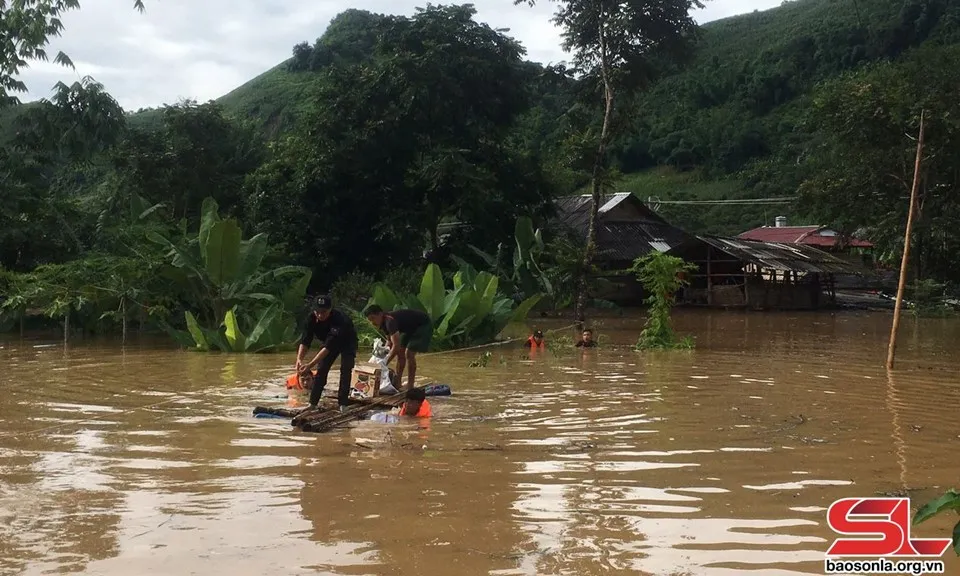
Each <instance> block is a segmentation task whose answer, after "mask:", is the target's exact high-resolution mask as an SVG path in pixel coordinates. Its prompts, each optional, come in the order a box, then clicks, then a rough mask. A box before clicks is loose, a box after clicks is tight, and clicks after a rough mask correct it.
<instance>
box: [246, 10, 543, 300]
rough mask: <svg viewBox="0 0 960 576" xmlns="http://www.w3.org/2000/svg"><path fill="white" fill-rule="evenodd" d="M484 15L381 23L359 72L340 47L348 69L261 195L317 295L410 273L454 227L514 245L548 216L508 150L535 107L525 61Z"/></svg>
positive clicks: (538, 187)
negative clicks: (367, 278)
mask: <svg viewBox="0 0 960 576" xmlns="http://www.w3.org/2000/svg"><path fill="white" fill-rule="evenodd" d="M474 14H475V10H474V9H473V7H471V6H442V7H429V8H426V9H422V10H419V11H418V12H417V13H416V14H415V15H414V16H412V17H387V18H383V19H382V20H380V21H379V23H377V24H376V26H377V28H376V30H369V31H367V36H369V37H373V38H375V39H376V44H375V46H374V47H373V50H372V51H369V52H368V53H367V54H366V57H365V58H364V59H363V60H361V61H354V60H355V58H356V57H357V54H359V52H358V48H357V46H356V45H355V44H354V43H351V42H331V43H330V46H331V49H332V50H334V51H336V50H338V49H339V48H338V46H340V47H344V49H346V50H347V53H346V54H347V56H348V57H340V55H339V54H337V53H336V52H334V53H333V54H332V55H331V58H330V64H329V65H328V66H327V67H326V68H325V72H324V73H323V74H322V75H321V77H320V79H319V81H318V84H317V92H316V95H315V96H316V97H315V100H314V102H313V104H314V109H313V111H312V113H311V114H309V115H308V117H307V118H306V119H305V122H304V124H303V125H302V127H301V130H300V132H299V134H297V135H296V136H295V137H294V138H293V140H292V141H291V142H292V143H281V144H279V145H278V146H277V147H276V150H277V154H276V156H275V157H274V162H270V163H268V164H267V165H266V166H264V167H263V168H262V169H261V170H260V171H259V174H258V176H257V178H255V179H253V180H252V181H251V186H252V188H253V191H252V193H251V195H250V197H251V204H252V207H253V208H254V210H255V211H256V214H257V220H259V222H260V224H261V225H262V226H263V228H264V229H274V230H275V229H278V228H280V227H282V228H283V229H284V230H288V231H289V235H290V237H289V241H290V242H291V244H292V245H293V246H295V248H293V250H294V251H295V252H297V253H299V254H301V255H302V257H303V258H304V261H305V262H306V261H309V262H311V264H312V265H313V266H314V268H315V270H317V272H318V274H317V275H316V278H317V279H318V281H319V282H322V281H323V280H324V278H323V276H324V275H323V274H321V273H320V272H321V271H323V272H325V273H326V274H331V273H333V274H335V273H336V272H346V271H349V270H351V269H352V268H354V267H357V268H360V269H366V270H367V271H370V269H371V268H372V267H376V268H382V267H383V265H384V263H385V262H391V261H392V262H394V263H396V264H401V263H402V264H405V263H408V262H409V261H410V259H411V258H416V257H419V256H420V255H421V254H422V250H423V248H425V244H427V243H429V244H431V245H432V247H436V245H437V244H438V243H439V242H440V239H439V238H438V235H437V231H436V230H437V225H438V224H439V223H440V221H441V220H443V219H445V218H455V219H457V220H459V221H461V222H465V223H469V224H475V225H476V227H483V228H484V230H485V232H486V233H487V235H488V237H489V238H496V237H497V236H500V237H501V238H506V237H510V236H511V235H512V227H513V222H514V218H513V216H514V215H515V214H516V213H517V212H522V211H526V210H534V209H536V208H539V207H540V206H542V205H544V204H546V200H547V198H548V196H549V189H548V187H547V186H546V185H543V182H544V180H545V179H544V178H543V177H542V174H541V173H540V170H539V168H540V167H539V166H538V165H537V164H536V163H535V162H530V161H529V159H528V158H527V157H526V156H525V155H524V154H522V153H520V152H519V151H518V150H517V148H516V147H514V146H513V143H512V142H511V138H510V134H511V130H512V129H513V128H514V126H515V125H516V123H517V119H518V118H519V116H520V114H522V113H523V112H524V111H525V110H527V109H528V108H529V104H530V99H529V92H528V90H527V84H528V83H527V82H526V79H527V75H526V73H525V72H524V71H523V62H522V60H521V57H522V54H523V48H522V47H521V46H520V45H519V44H518V43H517V42H516V41H515V40H514V39H512V38H510V37H508V36H506V35H504V34H503V33H501V32H500V31H497V30H494V29H492V28H490V27H489V26H487V25H485V24H482V23H479V22H476V21H474V19H473V16H474ZM344 30H345V28H344ZM345 37H352V36H350V35H345ZM357 222H364V223H365V224H366V226H357V225H356V223H357Z"/></svg>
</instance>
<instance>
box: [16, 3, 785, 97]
mask: <svg viewBox="0 0 960 576" xmlns="http://www.w3.org/2000/svg"><path fill="white" fill-rule="evenodd" d="M145 4H146V6H147V11H146V12H145V13H143V14H140V13H139V12H137V11H136V10H134V9H133V2H132V0H85V1H84V2H83V4H82V8H81V9H80V10H77V11H73V12H70V13H68V14H67V15H66V16H65V17H64V18H63V23H64V26H65V30H64V33H63V36H62V37H60V38H55V39H54V40H53V41H52V42H51V45H50V46H49V48H48V50H47V52H48V53H49V54H50V56H51V59H52V57H53V55H54V54H56V52H57V51H58V50H62V51H64V52H66V53H67V54H68V55H69V56H70V58H71V59H72V60H73V62H74V64H75V65H76V72H74V71H72V70H70V69H68V68H63V67H61V66H58V65H54V64H52V63H49V62H36V63H33V64H32V65H31V66H30V67H29V68H28V69H26V70H24V71H23V72H22V74H21V79H22V80H23V81H24V82H25V83H26V84H27V87H28V88H29V90H30V93H29V94H26V95H21V96H20V98H21V100H24V101H27V100H35V99H37V98H42V97H46V96H48V95H49V94H50V90H51V89H52V88H53V86H54V85H55V84H56V83H57V82H58V81H63V82H66V83H72V82H74V81H76V80H79V79H80V78H81V77H83V76H88V75H89V76H93V77H94V78H96V79H97V80H98V81H99V82H101V83H103V84H104V86H105V88H106V89H107V90H108V91H109V92H110V93H111V94H112V95H113V96H114V97H115V98H116V99H117V100H118V101H119V102H120V104H121V105H123V107H124V108H126V109H128V110H136V109H138V108H142V107H151V106H158V105H161V104H164V103H173V102H176V101H177V100H179V99H181V98H185V97H187V98H194V99H196V100H199V101H206V100H209V99H213V98H217V97H219V96H222V95H223V94H226V93H227V92H229V91H230V90H232V89H234V88H236V87H237V86H238V85H240V84H242V83H244V82H246V81H247V80H249V79H251V78H253V77H255V76H257V75H258V74H260V73H262V72H264V71H265V70H267V69H268V68H271V67H273V66H275V65H276V64H278V63H279V62H281V61H283V60H285V59H286V58H288V57H289V56H290V52H291V49H292V48H293V45H294V44H296V43H298V42H301V41H304V40H306V41H308V42H311V43H312V42H313V41H314V40H316V38H317V37H319V36H320V35H322V34H323V31H324V29H325V28H326V26H327V24H328V23H329V22H330V20H331V19H332V18H333V17H334V16H336V15H337V14H338V13H340V12H342V11H343V10H345V9H347V8H357V9H361V10H370V11H372V12H384V13H395V14H412V13H413V11H414V8H415V7H417V6H422V5H425V4H426V2H425V1H424V0H418V1H411V0H393V1H387V0H355V1H354V2H352V3H350V4H347V3H345V2H334V1H330V0H326V1H317V2H302V1H301V0H203V1H202V2H200V1H197V0H145ZM779 4H780V0H709V1H708V2H707V8H706V9H704V10H702V11H699V12H698V14H697V15H696V18H697V20H698V21H699V22H707V21H710V20H715V19H718V18H724V17H727V16H731V15H734V14H739V13H743V12H749V11H751V10H755V9H759V10H763V9H767V8H771V7H773V6H776V5H779ZM474 5H475V6H476V7H477V12H478V13H477V18H478V19H479V20H481V21H484V22H487V23H489V24H490V25H491V26H494V27H497V28H509V29H510V32H509V34H510V35H511V36H513V37H515V38H517V39H518V40H520V42H521V43H522V44H523V45H524V46H525V47H526V49H527V57H528V58H529V59H531V60H536V61H538V62H559V61H562V60H566V59H568V55H567V54H565V53H564V52H563V51H562V50H561V49H560V34H559V30H557V29H556V28H555V27H554V26H553V24H552V23H551V22H550V17H551V15H552V13H553V10H554V6H553V5H552V3H551V2H549V1H541V2H539V3H538V4H537V5H536V6H535V7H532V8H531V7H529V6H527V5H526V4H523V5H520V6H514V4H513V1H512V0H474Z"/></svg>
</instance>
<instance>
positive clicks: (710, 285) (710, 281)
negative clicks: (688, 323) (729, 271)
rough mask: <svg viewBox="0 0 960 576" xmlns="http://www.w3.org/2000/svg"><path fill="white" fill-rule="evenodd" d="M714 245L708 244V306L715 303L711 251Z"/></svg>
mask: <svg viewBox="0 0 960 576" xmlns="http://www.w3.org/2000/svg"><path fill="white" fill-rule="evenodd" d="M711 252H713V246H710V245H707V306H711V305H713V277H712V276H710V274H711V272H710V253H711Z"/></svg>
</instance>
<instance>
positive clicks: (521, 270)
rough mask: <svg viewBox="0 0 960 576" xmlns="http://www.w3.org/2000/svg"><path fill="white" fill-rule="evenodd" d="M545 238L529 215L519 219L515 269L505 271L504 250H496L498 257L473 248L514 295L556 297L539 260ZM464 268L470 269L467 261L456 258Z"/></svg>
mask: <svg viewBox="0 0 960 576" xmlns="http://www.w3.org/2000/svg"><path fill="white" fill-rule="evenodd" d="M544 248H545V246H544V243H543V235H542V233H541V231H540V230H539V229H534V227H533V220H531V219H530V218H528V217H526V216H522V217H520V218H518V219H517V223H516V226H515V227H514V247H513V269H512V270H509V269H505V268H504V266H502V265H501V259H502V253H503V247H502V246H500V247H498V249H497V254H496V255H492V254H488V253H487V252H484V251H483V250H481V249H479V248H477V247H476V246H472V245H471V246H470V249H471V250H473V252H474V253H475V254H476V255H477V256H479V257H480V259H481V260H483V262H484V263H485V264H486V265H487V267H488V268H489V270H490V271H491V272H492V273H493V274H494V275H495V276H497V277H498V278H501V279H502V280H503V281H504V282H505V283H506V284H508V285H509V286H507V287H506V288H507V290H508V291H510V293H511V294H521V295H523V296H527V297H529V296H532V295H534V294H545V295H549V296H552V295H553V286H552V284H551V282H550V280H549V278H548V277H547V275H546V274H544V272H543V270H542V269H541V267H540V264H539V259H540V257H541V256H542V255H543V252H544ZM455 260H456V262H457V264H459V265H460V267H461V268H464V267H465V266H469V265H468V264H467V263H466V262H465V261H463V260H462V259H459V258H455Z"/></svg>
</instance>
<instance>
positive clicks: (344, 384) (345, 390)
mask: <svg viewBox="0 0 960 576" xmlns="http://www.w3.org/2000/svg"><path fill="white" fill-rule="evenodd" d="M314 338H316V339H317V340H319V341H320V342H322V345H321V346H320V352H318V353H317V355H316V356H314V357H313V360H311V361H310V362H307V363H304V361H303V356H304V355H305V354H306V353H307V350H309V349H310V344H312V343H313V340H314ZM338 356H339V357H340V388H339V389H338V390H337V403H338V404H339V405H340V409H341V410H342V409H343V407H344V406H346V405H347V403H348V402H349V398H350V378H351V376H352V373H353V366H354V365H355V364H356V361H357V329H356V327H354V325H353V320H351V319H350V317H349V316H347V315H346V314H344V313H343V312H341V311H340V310H335V309H334V308H333V302H332V300H331V299H330V297H329V296H318V297H317V299H316V300H315V301H314V305H313V313H312V314H310V318H309V319H308V320H307V325H306V327H305V328H304V330H303V337H302V338H301V339H300V347H299V349H298V350H297V366H296V369H297V373H304V372H307V373H309V372H310V370H311V369H313V368H314V367H316V368H317V374H316V377H315V380H314V384H313V388H311V389H310V408H316V407H317V404H318V403H319V402H320V396H321V395H322V394H323V389H324V388H325V387H326V385H327V374H329V373H330V367H331V366H333V363H334V361H336V359H337V357H338Z"/></svg>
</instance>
